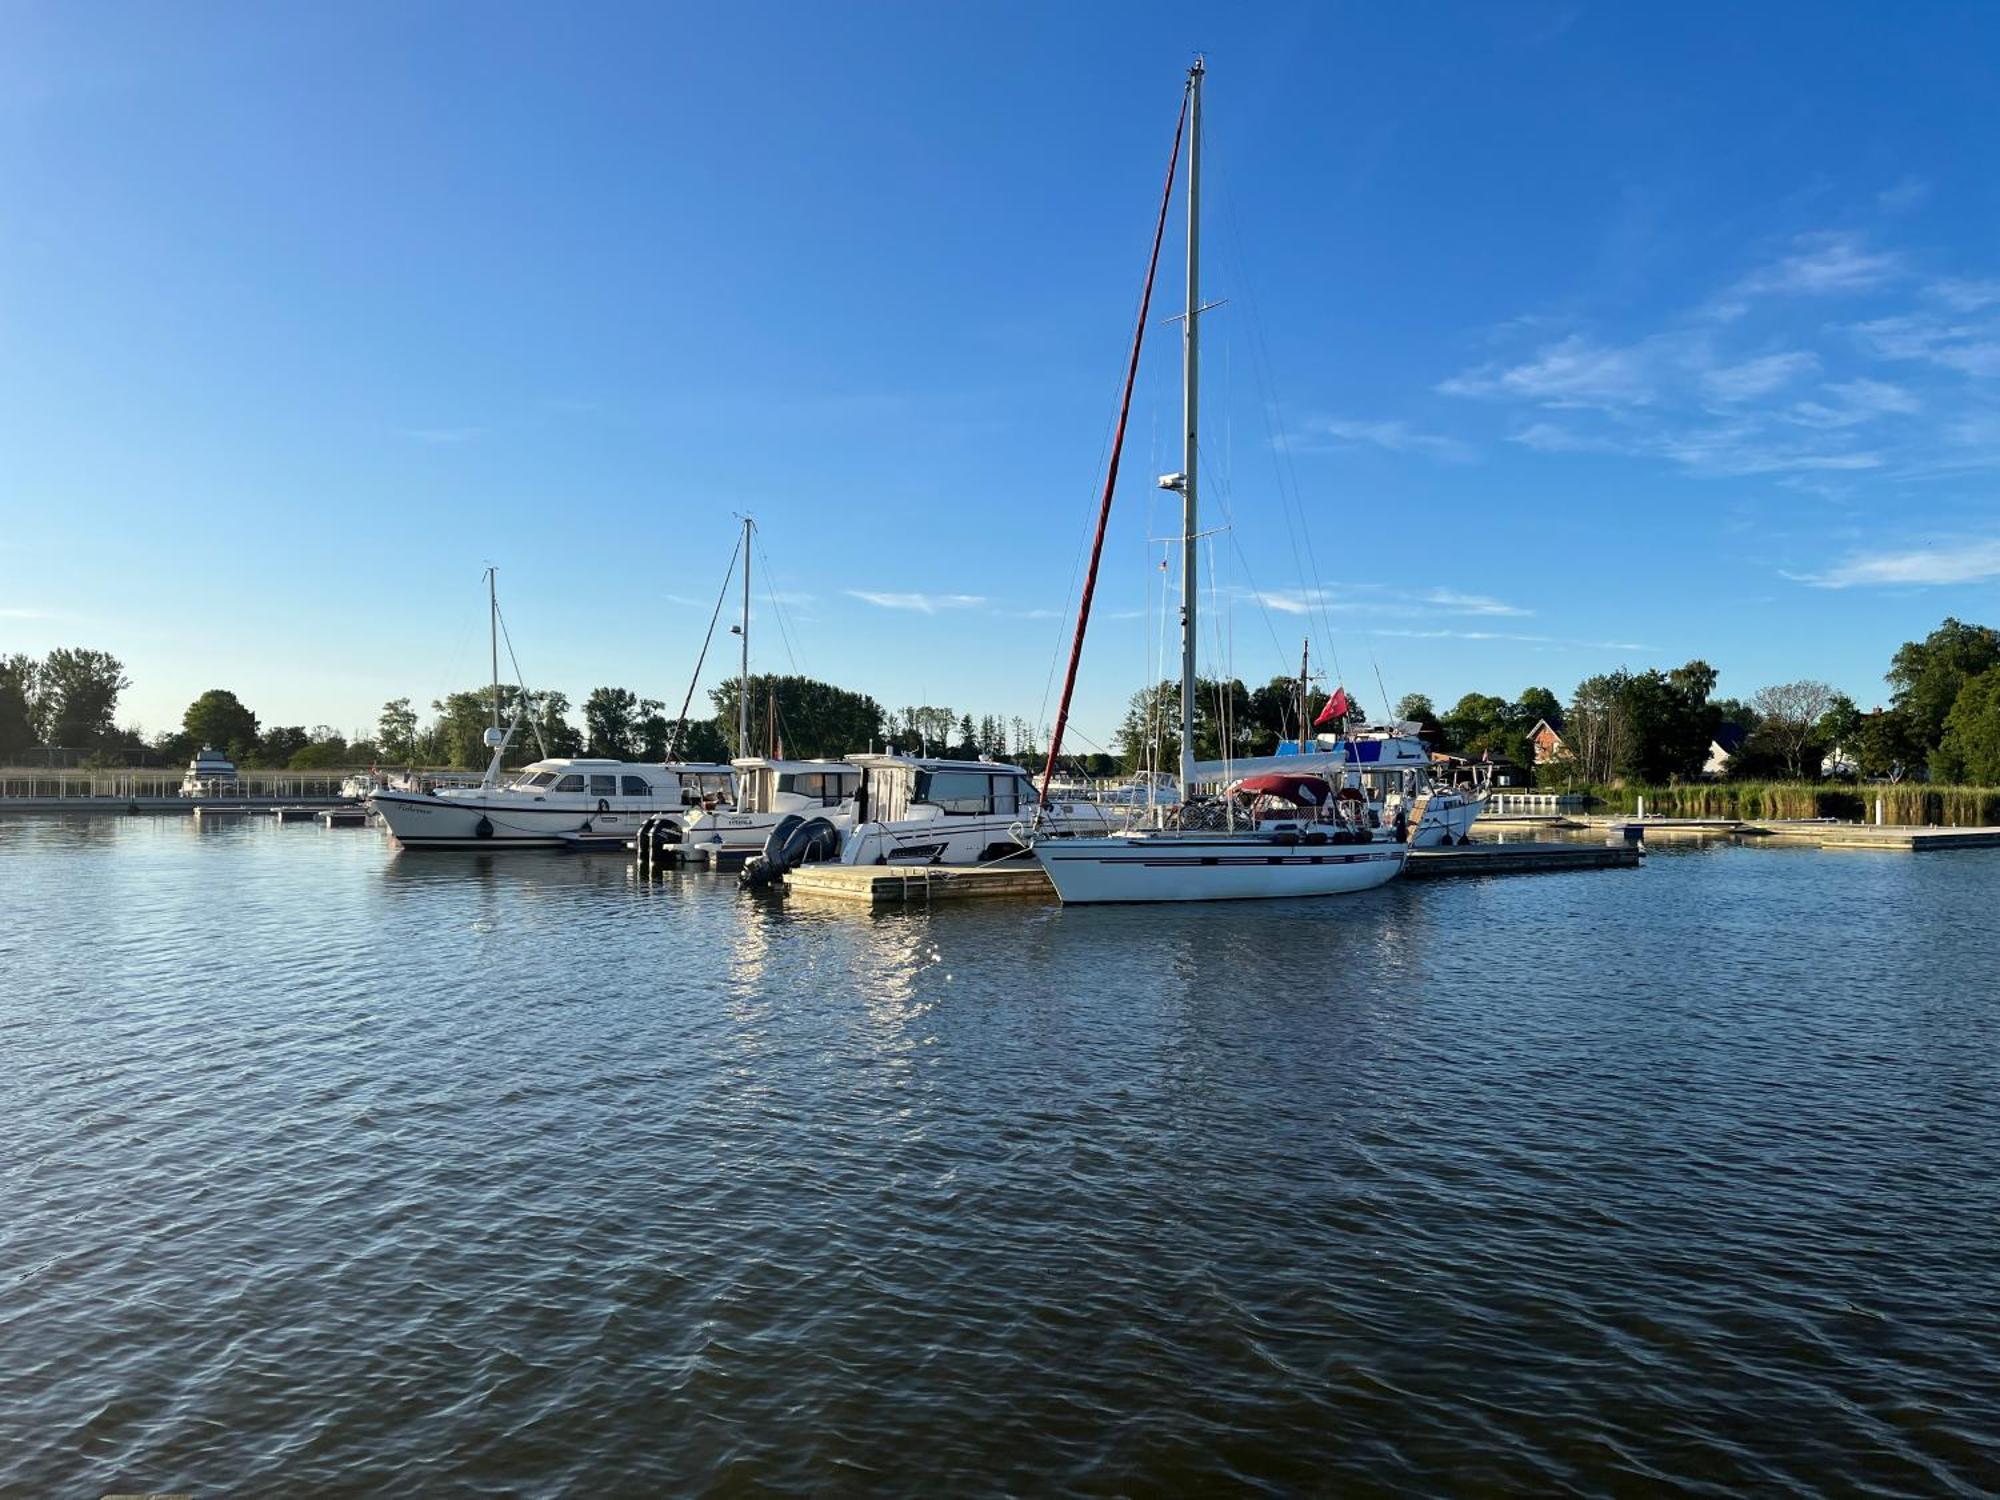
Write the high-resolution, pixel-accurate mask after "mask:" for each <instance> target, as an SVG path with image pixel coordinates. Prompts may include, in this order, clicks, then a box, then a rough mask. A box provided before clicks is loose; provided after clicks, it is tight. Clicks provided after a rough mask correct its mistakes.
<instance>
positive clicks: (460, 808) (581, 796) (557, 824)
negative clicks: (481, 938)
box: [368, 757, 735, 849]
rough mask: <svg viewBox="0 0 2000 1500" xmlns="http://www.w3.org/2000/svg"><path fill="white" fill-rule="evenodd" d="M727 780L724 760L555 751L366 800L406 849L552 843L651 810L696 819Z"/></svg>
mask: <svg viewBox="0 0 2000 1500" xmlns="http://www.w3.org/2000/svg"><path fill="white" fill-rule="evenodd" d="M734 785H735V777H734V773H733V772H732V771H731V770H730V768H729V767H728V766H723V765H698V764H682V765H653V764H645V763H639V762H633V761H618V760H589V759H579V758H568V757H562V758H556V759H551V760H538V761H536V762H535V763H534V764H533V765H530V766H526V767H523V768H522V769H521V770H520V771H518V772H517V773H515V775H514V776H513V778H512V779H511V780H509V781H505V782H502V781H499V780H498V779H497V778H496V779H495V780H494V781H493V782H492V784H490V785H481V786H476V787H439V788H437V789H436V790H435V791H431V792H414V791H390V790H388V789H386V788H381V789H377V790H376V791H375V792H373V793H372V794H370V796H369V798H368V805H369V806H370V807H372V808H374V809H375V811H376V812H378V813H380V814H381V816H382V821H383V822H384V823H386V824H388V826H389V832H390V833H392V834H394V835H395V837H396V841H397V842H398V843H399V844H402V845H403V846H404V847H405V848H410V849H482V848H491V847H499V846H502V845H505V846H509V847H518V846H522V845H530V846H533V845H540V846H543V847H552V846H555V845H560V844H566V843H569V842H571V840H572V837H573V836H574V835H578V834H584V835H591V836H598V837H606V836H611V835H620V834H622V835H624V836H625V837H628V838H629V837H630V836H631V835H632V834H633V833H635V832H637V831H638V828H639V825H640V824H641V823H643V822H645V821H646V819H648V818H651V817H658V816H667V817H671V818H676V819H680V820H683V821H684V820H686V819H688V818H691V817H696V816H699V815H701V814H703V813H704V812H706V811H707V810H708V809H710V808H712V807H716V806H724V805H728V804H729V803H730V802H731V801H732V800H733V795H734Z"/></svg>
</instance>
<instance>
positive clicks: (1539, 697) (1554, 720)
mask: <svg viewBox="0 0 2000 1500" xmlns="http://www.w3.org/2000/svg"><path fill="white" fill-rule="evenodd" d="M1514 718H1515V719H1516V720H1518V721H1520V723H1521V733H1522V735H1523V736H1526V734H1527V732H1528V731H1529V730H1530V729H1533V728H1534V727H1535V726H1536V725H1537V724H1539V723H1542V722H1544V721H1546V722H1547V723H1548V726H1549V727H1550V728H1551V729H1561V728H1562V727H1563V709H1562V700H1561V699H1559V698H1557V697H1556V695H1555V694H1554V693H1552V692H1550V691H1549V690H1548V689H1547V688H1545V687H1531V688H1524V689H1523V690H1522V692H1521V696H1520V697H1519V698H1517V699H1515V700H1514Z"/></svg>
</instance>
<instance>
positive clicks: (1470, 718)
mask: <svg viewBox="0 0 2000 1500" xmlns="http://www.w3.org/2000/svg"><path fill="white" fill-rule="evenodd" d="M1509 706H1510V705H1509V704H1508V702H1507V700H1506V699H1505V698H1496V697H1494V696H1493V695H1492V694H1491V693H1467V694H1466V695H1465V696H1464V697H1463V698H1460V699H1459V700H1458V702H1457V703H1455V704H1453V705H1452V707H1451V711H1450V712H1449V713H1447V714H1446V715H1445V716H1444V717H1443V718H1442V719H1440V720H1439V721H1438V732H1439V740H1440V742H1441V743H1442V744H1443V746H1444V747H1445V748H1446V749H1448V750H1453V751H1456V752H1457V753H1458V754H1460V755H1478V754H1480V753H1481V752H1483V751H1490V752H1492V753H1493V754H1495V755H1502V754H1506V753H1507V752H1508V749H1509V739H1510V731H1511V728H1512V720H1511V719H1510V717H1509V715H1508V709H1509Z"/></svg>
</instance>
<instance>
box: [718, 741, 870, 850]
mask: <svg viewBox="0 0 2000 1500" xmlns="http://www.w3.org/2000/svg"><path fill="white" fill-rule="evenodd" d="M730 766H731V768H732V769H733V770H734V771H735V773H736V789H737V796H736V801H735V803H734V804H733V805H730V804H721V805H718V806H716V807H715V808H714V809H713V810H712V811H709V810H704V811H701V812H698V813H695V814H693V815H692V816H690V817H688V818H687V819H686V821H685V822H684V824H683V825H682V827H681V830H680V842H681V843H682V844H683V845H685V846H686V847H687V848H689V849H695V848H701V847H714V848H719V849H723V850H738V849H743V850H758V849H762V848H763V847H764V845H765V843H766V842H767V841H768V840H769V838H770V837H771V832H772V830H773V829H775V828H776V827H777V826H778V825H779V824H780V823H782V822H783V821H784V820H785V819H786V818H789V817H793V816H798V817H803V818H808V819H810V818H824V819H825V820H826V821H827V822H828V823H830V824H831V825H832V826H833V828H834V829H835V830H836V831H839V832H845V830H846V829H847V828H848V827H850V826H851V825H852V824H853V822H854V806H855V800H856V798H857V797H858V796H859V794H860V791H861V776H862V772H861V768H860V767H859V766H854V765H850V764H848V763H847V762H845V761H837V760H774V759H771V758H769V757H766V756H754V755H753V756H742V757H739V758H738V759H736V760H733V761H731V762H730Z"/></svg>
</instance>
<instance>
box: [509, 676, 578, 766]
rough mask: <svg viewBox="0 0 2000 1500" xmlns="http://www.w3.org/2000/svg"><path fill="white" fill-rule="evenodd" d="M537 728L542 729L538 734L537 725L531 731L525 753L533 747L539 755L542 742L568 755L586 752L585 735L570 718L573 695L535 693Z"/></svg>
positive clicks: (557, 753) (553, 753)
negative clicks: (570, 704) (570, 700)
mask: <svg viewBox="0 0 2000 1500" xmlns="http://www.w3.org/2000/svg"><path fill="white" fill-rule="evenodd" d="M534 728H535V729H539V730H541V734H540V736H539V737H538V736H537V735H536V734H535V733H534V730H533V729H530V730H529V731H528V732H527V736H526V743H525V745H524V746H523V754H525V753H526V751H527V750H528V749H530V748H532V749H533V750H534V751H535V753H536V754H537V755H538V756H539V755H541V754H542V753H543V751H542V746H544V745H546V746H548V750H547V753H548V754H549V755H551V756H556V757H564V756H575V755H581V754H583V735H582V734H581V733H579V732H578V730H577V727H576V726H575V725H574V724H572V723H570V721H569V695H568V694H566V693H556V692H549V693H537V694H535V711H534Z"/></svg>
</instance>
